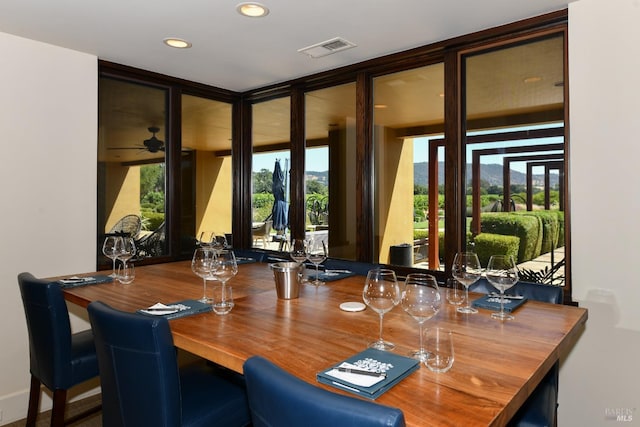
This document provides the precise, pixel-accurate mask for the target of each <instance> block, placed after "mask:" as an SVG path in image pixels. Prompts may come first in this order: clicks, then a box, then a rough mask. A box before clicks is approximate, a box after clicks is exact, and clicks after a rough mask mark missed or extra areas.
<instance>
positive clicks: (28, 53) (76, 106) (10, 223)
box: [0, 33, 98, 424]
mask: <svg viewBox="0 0 640 427" xmlns="http://www.w3.org/2000/svg"><path fill="white" fill-rule="evenodd" d="M0 52H2V65H1V66H0V93H1V94H2V95H1V96H0V152H2V167H0V195H1V197H2V200H3V203H2V209H0V224H2V244H1V245H0V288H1V291H2V298H0V313H1V314H0V316H1V317H0V319H1V321H0V343H1V345H2V351H0V411H2V420H1V421H0V424H4V423H7V422H10V421H14V420H16V419H20V418H24V417H25V414H26V409H27V401H28V396H27V392H28V387H29V345H28V339H27V328H26V322H25V319H24V311H23V308H22V301H21V299H20V292H19V290H18V284H17V281H16V276H17V275H18V274H19V273H20V272H22V271H30V272H32V273H33V274H35V275H36V276H41V277H45V276H53V275H60V274H65V273H71V272H82V271H93V270H95V251H94V248H95V247H96V169H97V166H96V149H97V148H96V147H97V143H96V129H97V128H98V123H97V117H98V112H97V105H98V103H97V60H96V58H95V57H93V56H90V55H85V54H82V53H79V52H74V51H71V50H68V49H61V48H58V47H54V46H51V45H47V44H43V43H37V42H33V41H30V40H26V39H22V38H18V37H14V36H11V35H8V34H4V33H0ZM78 311H79V312H80V313H82V311H81V310H78ZM72 327H73V328H74V329H78V328H87V327H88V323H86V322H85V321H82V320H80V319H78V318H76V317H74V318H73V319H72ZM47 406H49V407H50V401H49V400H47V399H45V400H44V401H43V407H45V408H46V407H47Z"/></svg>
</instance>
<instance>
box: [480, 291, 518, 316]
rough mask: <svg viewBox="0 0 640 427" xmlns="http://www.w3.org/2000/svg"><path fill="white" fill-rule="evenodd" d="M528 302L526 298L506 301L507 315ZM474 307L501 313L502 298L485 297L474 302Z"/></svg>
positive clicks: (505, 309)
mask: <svg viewBox="0 0 640 427" xmlns="http://www.w3.org/2000/svg"><path fill="white" fill-rule="evenodd" d="M507 296H508V295H507ZM525 301H527V299H526V298H522V299H508V298H507V299H505V300H504V311H506V312H507V313H510V312H512V311H513V310H515V309H516V308H518V307H520V306H521V305H522V304H524V303H525ZM472 305H473V306H474V307H477V308H485V309H487V310H494V311H500V296H494V295H485V296H483V297H482V298H478V299H477V300H475V301H473V303H472Z"/></svg>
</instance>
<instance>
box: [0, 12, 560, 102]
mask: <svg viewBox="0 0 640 427" xmlns="http://www.w3.org/2000/svg"><path fill="white" fill-rule="evenodd" d="M261 2H262V3H263V4H264V5H266V6H267V7H268V8H269V9H270V14H269V15H268V16H266V17H265V18H260V19H257V18H246V17H243V16H240V15H239V14H238V13H237V12H236V5H237V4H238V3H240V0H234V1H216V0H206V1H205V0H184V1H182V2H176V1H168V0H154V1H149V0H108V1H106V0H103V1H95V0H94V1H78V0H56V1H52V0H1V1H0V31H2V32H5V33H9V34H14V35H17V36H21V37H25V38H29V39H33V40H38V41H42V42H46V43H50V44H53V45H57V46H62V47H66V48H69V49H73V50H77V51H81V52H86V53H90V54H93V55H96V56H97V57H98V58H100V59H103V60H107V61H112V62H116V63H119V64H124V65H129V66H133V67H138V68H142V69H145V70H149V71H154V72H157V73H162V74H166V75H169V76H174V77H179V78H183V79H187V80H191V81H195V82H200V83H204V84H208V85H212V86H216V87H220V88H224V89H229V90H233V91H240V92H241V91H246V90H249V89H255V88H258V87H262V86H266V85H269V84H272V83H278V82H282V81H287V80H291V79H294V78H297V77H301V76H305V75H309V74H314V73H317V72H321V71H326V70H330V69H333V68H337V67H340V66H344V65H349V64H354V63H358V62H361V61H364V60H367V59H372V58H376V57H379V56H383V55H386V54H390V53H394V52H400V51H403V50H407V49H410V48H413V47H418V46H423V45H426V44H430V43H433V42H436V41H441V40H446V39H448V38H452V37H456V36H460V35H464V34H469V33H472V32H475V31H479V30H482V29H486V28H491V27H495V26H498V25H501V24H506V23H510V22H514V21H518V20H521V19H525V18H529V17H533V16H537V15H541V14H544V13H547V12H552V11H556V10H560V9H564V8H566V7H567V5H568V3H569V2H570V0H482V1H478V0H446V1H445V0H374V1H371V0H322V1H320V2H318V3H314V2H311V1H309V0H296V1H293V0H262V1H261ZM167 37H179V38H183V39H187V40H188V41H190V42H191V43H193V47H192V48H191V49H186V50H178V49H173V48H169V47H166V46H165V45H164V44H163V43H162V40H163V39H165V38H167ZM334 37H342V38H344V39H346V40H348V41H350V42H352V43H355V44H356V45H357V47H355V48H353V49H349V50H345V51H341V52H337V53H334V54H332V55H329V56H325V57H322V58H317V59H313V58H310V57H308V56H307V55H304V54H302V53H299V52H298V49H301V48H304V47H307V46H310V45H313V44H316V43H320V42H323V41H326V40H329V39H332V38H334Z"/></svg>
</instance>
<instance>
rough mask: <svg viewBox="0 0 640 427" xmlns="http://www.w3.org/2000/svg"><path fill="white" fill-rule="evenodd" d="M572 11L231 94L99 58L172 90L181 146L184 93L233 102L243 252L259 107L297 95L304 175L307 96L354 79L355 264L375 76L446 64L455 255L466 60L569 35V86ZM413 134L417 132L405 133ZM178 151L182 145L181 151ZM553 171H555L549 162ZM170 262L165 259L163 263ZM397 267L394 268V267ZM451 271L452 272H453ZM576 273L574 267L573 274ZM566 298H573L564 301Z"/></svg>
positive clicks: (294, 108) (175, 192) (367, 214)
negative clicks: (531, 41) (476, 53)
mask: <svg viewBox="0 0 640 427" xmlns="http://www.w3.org/2000/svg"><path fill="white" fill-rule="evenodd" d="M567 21H568V13H567V10H566V9H565V10H561V11H557V12H552V13H549V14H545V15H541V16H538V17H534V18H531V19H527V20H523V21H519V22H515V23H511V24H506V25H502V26H499V27H496V28H492V29H489V30H484V31H480V32H477V33H473V34H468V35H464V36H461V37H456V38H453V39H449V40H445V41H441V42H437V43H434V44H431V45H427V46H423V47H420V48H415V49H411V50H408V51H405V52H401V53H397V54H393V55H388V56H385V57H380V58H376V59H373V60H369V61H365V62H362V63H358V64H354V65H351V66H347V67H342V68H339V69H334V70H330V71H327V72H323V73H319V74H315V75H311V76H306V77H302V78H299V79H296V80H292V81H289V82H285V83H279V84H276V85H271V86H267V87H264V88H260V89H257V90H252V91H249V92H245V93H238V92H233V91H228V90H224V89H220V88H215V87H211V86H206V85H202V84H198V83H194V82H189V81H185V80H182V79H178V78H172V77H167V76H165V75H160V74H156V73H152V72H147V71H144V70H139V69H135V68H131V67H127V66H123V65H119V64H114V63H111V62H106V61H99V72H100V75H101V76H102V75H109V76H115V77H117V78H121V79H125V80H129V81H138V82H141V83H144V84H158V85H162V86H168V87H169V91H170V106H169V118H168V129H169V132H171V138H172V140H173V141H180V134H181V127H180V95H181V94H182V93H185V94H191V95H197V96H202V97H207V98H210V99H214V100H217V101H223V102H229V103H231V104H232V107H233V110H232V111H233V114H232V147H231V151H232V153H233V156H232V165H233V170H234V171H235V172H234V175H233V198H232V200H233V223H232V228H233V235H234V245H236V246H238V247H241V248H249V247H250V246H251V241H252V240H251V162H252V155H253V149H252V145H251V134H252V132H251V126H252V115H251V107H252V105H253V104H254V103H258V102H262V101H266V100H269V99H274V98H279V97H283V96H290V97H291V139H290V141H291V143H290V146H289V147H288V148H290V149H291V155H292V164H295V165H296V166H297V167H296V169H297V170H299V171H303V170H304V167H301V166H303V165H304V155H305V139H304V121H305V112H304V95H305V93H307V92H309V91H313V90H316V89H322V88H326V87H330V86H335V85H339V84H344V83H352V82H356V140H357V144H358V145H357V151H356V162H357V173H356V176H357V182H356V185H357V189H358V191H357V201H356V215H357V221H356V229H357V236H358V239H359V240H358V242H357V248H358V249H357V254H356V256H357V259H358V260H360V261H371V260H372V259H373V254H374V246H373V237H372V236H373V225H372V221H371V220H370V218H371V217H372V215H373V206H374V203H373V200H374V191H375V189H374V186H373V178H372V177H373V175H372V174H373V155H372V117H373V101H372V100H373V84H372V81H373V78H374V77H376V76H380V75H384V74H389V73H393V72H398V71H402V70H407V69H411V68H417V67H422V66H425V65H429V64H433V63H436V62H443V63H444V69H445V120H444V126H443V128H442V132H443V133H444V134H445V136H446V141H445V143H446V144H447V150H446V154H445V155H446V158H445V162H446V165H447V167H446V177H445V182H447V183H449V184H448V185H447V186H446V189H445V200H446V203H447V206H446V209H445V224H446V227H447V228H446V232H445V236H446V237H445V246H446V247H447V248H455V249H456V250H457V249H459V248H463V247H464V232H463V230H464V227H463V224H464V222H463V221H464V215H463V201H464V197H465V185H464V182H465V181H464V178H465V177H464V169H463V168H462V167H461V165H463V160H464V153H463V152H462V146H463V138H464V137H463V135H464V129H463V120H464V110H463V107H462V105H463V104H462V99H461V92H462V83H461V79H462V72H463V69H462V68H463V67H462V66H461V60H462V57H463V55H465V54H467V53H469V52H471V51H473V50H479V49H481V48H482V49H485V48H487V47H490V46H492V45H493V46H500V45H505V44H507V43H513V42H515V41H517V40H527V39H532V38H534V37H540V36H543V35H545V34H554V33H564V40H565V42H564V43H565V45H564V48H565V49H564V50H565V53H564V55H565V59H564V60H565V67H564V68H565V80H564V81H565V82H568V73H567V63H566V61H567V46H568V43H567ZM564 91H565V97H564V99H565V108H564V123H565V135H564V137H565V158H564V160H565V168H564V172H565V173H564V181H563V185H564V188H565V189H568V185H567V182H568V172H569V164H568V162H567V160H568V156H569V144H568V141H569V131H568V129H569V113H568V112H569V105H568V84H565V85H564ZM406 131H407V132H409V133H414V132H416V131H417V130H416V129H406ZM175 149H176V150H178V153H179V150H180V148H179V144H176V147H175ZM550 167H553V165H551V166H550ZM167 173H168V174H169V175H172V177H168V179H169V186H168V188H167V191H168V193H169V194H168V198H170V199H172V200H179V192H180V185H179V184H180V183H179V181H178V180H179V164H174V165H173V166H172V167H171V170H168V171H167ZM291 186H292V192H293V193H292V194H293V195H294V196H295V197H293V200H303V197H299V196H300V195H303V194H304V174H303V173H299V174H295V175H293V174H292V176H291ZM568 202H569V194H568V191H567V194H566V195H565V200H564V203H565V206H566V209H565V212H566V217H567V219H566V230H570V224H569V220H570V211H569V210H570V204H569V203H568ZM303 203H304V202H303V201H299V202H298V203H297V204H296V205H292V210H291V219H290V221H291V229H292V232H293V233H294V234H300V233H303V232H304V214H303V213H304V206H303ZM168 215H169V217H171V216H174V217H176V218H177V217H179V215H180V212H179V207H177V206H169V207H168ZM179 234H180V232H179V223H178V221H169V228H168V239H169V242H170V255H169V257H168V258H167V259H171V260H175V259H180V256H179V239H180V235H179ZM565 240H566V242H567V245H568V246H569V245H570V236H569V234H568V231H567V236H566V239H565ZM453 253H455V250H448V251H447V258H446V259H445V265H447V266H448V265H450V263H451V259H449V258H452V257H453ZM566 257H567V266H570V248H569V247H568V248H567V254H566ZM163 260H165V259H163ZM394 268H395V267H394ZM447 268H448V267H447ZM398 270H399V273H400V274H402V273H406V272H407V271H405V270H407V268H401V267H398ZM567 270H570V269H567ZM434 274H436V275H437V276H439V277H440V278H443V277H444V276H445V275H447V274H448V271H445V272H444V273H443V272H434ZM567 276H568V277H567V280H566V286H565V287H566V292H567V294H566V295H565V297H567V296H570V276H569V275H567ZM565 300H567V298H565Z"/></svg>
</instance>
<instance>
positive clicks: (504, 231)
mask: <svg viewBox="0 0 640 427" xmlns="http://www.w3.org/2000/svg"><path fill="white" fill-rule="evenodd" d="M463 69H464V70H465V73H464V75H465V83H466V84H465V88H464V100H465V104H464V105H465V112H466V115H465V122H464V123H465V128H466V133H465V135H464V147H465V149H464V157H465V159H466V162H465V164H466V167H465V173H466V181H465V183H466V184H465V193H466V194H465V200H464V202H465V207H466V221H465V229H466V234H465V236H466V245H467V247H473V248H474V250H475V251H476V252H477V253H478V256H479V258H480V262H481V264H482V265H483V266H486V264H487V262H488V258H489V256H490V255H491V254H494V253H507V254H510V255H512V256H513V257H514V259H515V260H516V262H517V264H518V267H519V269H520V272H521V280H526V281H533V282H543V283H548V284H556V285H562V284H563V283H564V279H565V277H564V274H565V273H564V272H565V268H564V259H565V255H564V250H565V243H564V242H565V229H564V224H565V210H564V200H565V188H564V182H565V181H564V171H565V147H564V40H563V37H562V35H553V36H551V37H544V38H541V39H534V40H526V41H523V42H519V43H517V44H510V45H504V46H499V47H497V48H496V47H493V48H491V49H487V50H479V51H474V52H470V53H468V54H465V55H464V56H463Z"/></svg>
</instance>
